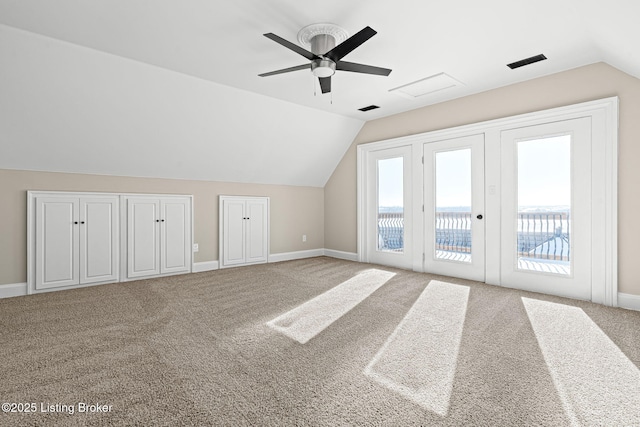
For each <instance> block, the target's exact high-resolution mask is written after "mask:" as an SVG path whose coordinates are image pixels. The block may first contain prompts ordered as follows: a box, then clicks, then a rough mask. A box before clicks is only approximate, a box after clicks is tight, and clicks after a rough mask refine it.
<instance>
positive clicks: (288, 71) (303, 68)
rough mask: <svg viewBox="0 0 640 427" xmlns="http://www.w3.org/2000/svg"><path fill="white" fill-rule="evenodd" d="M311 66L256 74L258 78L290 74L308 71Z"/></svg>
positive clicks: (306, 65)
mask: <svg viewBox="0 0 640 427" xmlns="http://www.w3.org/2000/svg"><path fill="white" fill-rule="evenodd" d="M309 68H311V64H305V65H296V66H295V67H289V68H283V69H282V70H276V71H270V72H268V73H262V74H258V76H260V77H269V76H275V75H276V74H283V73H290V72H291V71H299V70H308V69H309Z"/></svg>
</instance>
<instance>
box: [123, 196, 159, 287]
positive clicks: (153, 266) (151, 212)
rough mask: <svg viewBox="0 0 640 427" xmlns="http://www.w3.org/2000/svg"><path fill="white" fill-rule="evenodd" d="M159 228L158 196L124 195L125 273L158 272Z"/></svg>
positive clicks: (144, 274)
mask: <svg viewBox="0 0 640 427" xmlns="http://www.w3.org/2000/svg"><path fill="white" fill-rule="evenodd" d="M159 230H160V200H159V199H133V198H131V199H127V277H129V278H132V277H143V276H151V275H156V274H160V262H159V261H160V242H159V238H160V233H159Z"/></svg>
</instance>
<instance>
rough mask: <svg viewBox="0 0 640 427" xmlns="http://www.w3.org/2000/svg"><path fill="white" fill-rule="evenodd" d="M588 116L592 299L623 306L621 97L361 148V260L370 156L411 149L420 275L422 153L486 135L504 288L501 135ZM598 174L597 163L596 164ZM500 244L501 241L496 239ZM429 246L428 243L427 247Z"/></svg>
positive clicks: (493, 232) (489, 222) (491, 267)
mask: <svg viewBox="0 0 640 427" xmlns="http://www.w3.org/2000/svg"><path fill="white" fill-rule="evenodd" d="M582 117H590V118H591V119H592V123H593V126H592V135H593V139H594V140H596V144H594V148H593V149H594V152H593V155H592V158H593V159H594V162H599V165H598V166H597V168H596V169H594V175H595V176H592V182H594V194H596V193H597V195H598V197H597V198H595V200H596V204H594V208H593V220H594V224H596V223H597V224H598V226H597V227H595V226H594V227H593V229H594V234H593V238H594V239H595V240H592V242H596V243H595V244H594V243H592V260H593V261H594V263H593V265H592V283H593V289H592V297H591V300H592V301H593V302H596V303H600V304H604V305H609V306H617V304H618V273H617V263H618V252H617V251H618V249H617V247H618V246H617V240H618V235H617V233H618V224H617V216H618V213H617V210H618V205H617V203H618V184H617V179H618V98H617V97H610V98H604V99H598V100H594V101H589V102H584V103H580V104H574V105H568V106H563V107H558V108H552V109H548V110H543V111H537V112H531V113H526V114H521V115H517V116H511V117H505V118H500V119H495V120H490V121H485V122H480V123H473V124H468V125H464V126H458V127H454V128H449V129H443V130H437V131H432V132H425V133H421V134H415V135H409V136H403V137H399V138H393V139H388V140H383V141H377V142H371V143H367V144H360V145H358V146H357V148H356V154H357V160H356V163H357V174H356V177H357V181H356V187H357V195H356V206H357V221H358V222H357V251H358V260H359V261H361V262H369V259H368V258H367V254H366V250H365V244H366V235H365V233H366V222H367V220H366V210H367V208H366V207H367V191H366V179H367V171H366V169H367V158H368V157H369V153H372V152H374V151H377V150H383V149H390V148H396V147H401V146H406V145H411V146H412V147H414V148H415V149H414V150H412V152H413V159H414V160H413V165H414V174H413V176H414V182H415V184H416V185H414V195H415V197H416V198H415V199H414V209H413V213H414V215H413V229H414V236H413V237H414V242H416V243H414V251H413V257H414V262H413V269H414V271H421V272H423V271H424V268H421V267H420V266H421V265H422V257H423V251H418V250H416V249H415V248H416V246H418V243H417V241H418V239H420V236H419V234H416V233H420V232H421V230H422V226H421V223H422V222H423V214H422V204H423V203H424V200H422V196H421V195H420V194H422V193H421V191H420V190H421V188H419V187H420V186H419V185H418V183H419V182H422V181H423V180H420V179H419V178H420V176H419V175H418V171H417V169H419V168H417V167H415V165H421V163H422V159H421V158H420V155H419V154H418V153H421V152H422V150H420V149H419V147H420V146H422V145H423V144H425V143H431V142H436V141H442V140H446V139H452V138H460V137H465V136H470V135H474V134H480V133H484V135H485V171H486V176H485V195H486V196H485V201H486V203H485V212H486V214H487V215H486V216H485V218H486V223H485V227H486V235H487V236H494V237H495V236H497V237H498V239H497V240H496V241H495V242H492V241H490V240H489V239H487V241H486V254H487V257H486V279H485V280H486V283H489V284H493V285H501V275H500V259H499V256H498V255H497V254H499V253H500V251H501V247H500V243H499V237H500V215H501V213H500V211H501V209H500V206H501V205H500V198H501V191H502V189H501V181H502V179H501V168H500V158H501V152H500V134H501V131H503V130H508V129H516V128H519V127H526V126H535V125H540V124H545V123H551V122H556V121H564V120H572V119H577V118H582ZM592 169H593V164H592ZM494 240H495V239H494ZM423 244H424V243H423Z"/></svg>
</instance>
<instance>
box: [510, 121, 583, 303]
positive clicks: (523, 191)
mask: <svg viewBox="0 0 640 427" xmlns="http://www.w3.org/2000/svg"><path fill="white" fill-rule="evenodd" d="M501 151H502V156H501V157H502V178H501V179H502V219H501V223H502V224H501V235H502V242H501V248H502V249H501V279H502V284H503V285H504V286H508V287H513V288H518V289H524V290H529V291H534V292H542V293H546V294H554V295H560V296H565V297H570V298H578V299H587V300H590V299H591V247H592V240H591V227H592V225H591V185H592V183H591V168H592V165H591V118H588V117H587V118H578V119H573V120H564V121H558V122H554V123H547V124H542V125H538V126H528V127H521V128H518V129H511V130H506V131H502V133H501Z"/></svg>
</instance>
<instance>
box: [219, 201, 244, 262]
mask: <svg viewBox="0 0 640 427" xmlns="http://www.w3.org/2000/svg"><path fill="white" fill-rule="evenodd" d="M222 203H223V223H222V233H223V236H222V239H223V245H224V248H223V257H222V262H223V264H224V265H225V266H228V265H237V264H244V262H245V234H244V223H245V221H246V220H245V218H246V215H245V202H244V200H224V201H223V202H222Z"/></svg>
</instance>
